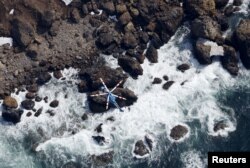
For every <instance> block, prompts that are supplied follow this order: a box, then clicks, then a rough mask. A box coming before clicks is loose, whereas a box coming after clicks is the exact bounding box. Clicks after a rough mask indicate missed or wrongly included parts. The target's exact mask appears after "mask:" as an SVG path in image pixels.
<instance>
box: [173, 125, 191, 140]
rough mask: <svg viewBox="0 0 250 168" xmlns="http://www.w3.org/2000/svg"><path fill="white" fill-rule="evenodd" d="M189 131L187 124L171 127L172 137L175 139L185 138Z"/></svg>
mask: <svg viewBox="0 0 250 168" xmlns="http://www.w3.org/2000/svg"><path fill="white" fill-rule="evenodd" d="M187 133H188V129H187V127H185V126H182V125H177V126H175V127H173V128H172V129H171V132H170V137H171V138H173V139H174V140H179V139H181V138H183V137H184V136H185V135H186V134H187Z"/></svg>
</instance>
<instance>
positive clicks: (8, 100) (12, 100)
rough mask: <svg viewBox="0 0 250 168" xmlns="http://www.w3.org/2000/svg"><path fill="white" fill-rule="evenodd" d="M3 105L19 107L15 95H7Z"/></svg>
mask: <svg viewBox="0 0 250 168" xmlns="http://www.w3.org/2000/svg"><path fill="white" fill-rule="evenodd" d="M3 106H4V107H6V108H13V109H15V108H17V107H18V104H17V101H16V99H15V98H13V97H10V96H8V97H5V99H4V101H3Z"/></svg>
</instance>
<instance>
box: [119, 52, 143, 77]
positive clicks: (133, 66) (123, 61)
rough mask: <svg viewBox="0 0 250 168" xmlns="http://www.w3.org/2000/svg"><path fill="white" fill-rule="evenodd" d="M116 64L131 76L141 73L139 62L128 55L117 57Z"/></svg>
mask: <svg viewBox="0 0 250 168" xmlns="http://www.w3.org/2000/svg"><path fill="white" fill-rule="evenodd" d="M118 64H119V65H120V66H121V67H122V68H123V70H124V71H126V72H127V73H129V74H130V75H131V76H132V77H134V78H137V77H138V76H139V75H142V74H143V69H142V67H141V65H140V63H139V62H138V61H137V60H135V59H133V58H131V57H128V56H124V57H120V58H118Z"/></svg>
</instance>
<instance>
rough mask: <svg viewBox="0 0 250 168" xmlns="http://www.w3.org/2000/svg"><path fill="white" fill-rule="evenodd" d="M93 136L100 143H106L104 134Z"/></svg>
mask: <svg viewBox="0 0 250 168" xmlns="http://www.w3.org/2000/svg"><path fill="white" fill-rule="evenodd" d="M92 138H93V139H94V140H95V141H96V142H97V143H98V144H100V145H103V144H104V143H105V137H103V136H99V135H98V136H92Z"/></svg>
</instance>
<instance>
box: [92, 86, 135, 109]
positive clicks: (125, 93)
mask: <svg viewBox="0 0 250 168" xmlns="http://www.w3.org/2000/svg"><path fill="white" fill-rule="evenodd" d="M97 93H98V92H93V93H91V94H97ZM113 93H114V94H116V95H118V96H122V97H124V98H126V100H120V99H117V103H118V104H119V106H120V107H124V106H130V105H132V104H133V103H134V102H136V101H137V96H136V95H135V94H134V92H132V91H130V90H129V89H127V88H126V89H123V88H117V89H116V90H115V91H114V92H113ZM88 100H89V108H90V110H91V111H92V112H95V113H101V112H105V111H107V110H106V97H105V96H98V97H88ZM111 107H112V106H111Z"/></svg>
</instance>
